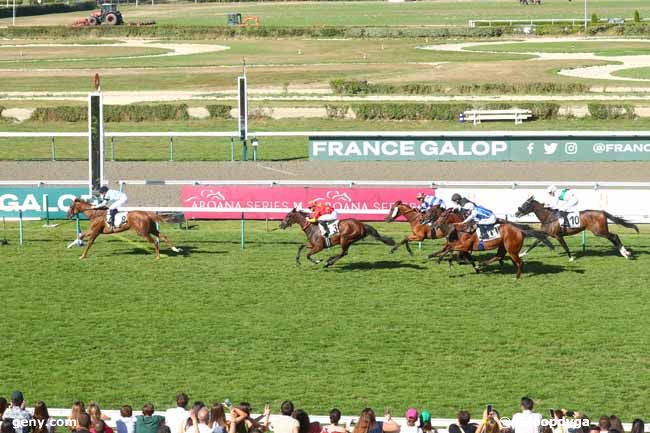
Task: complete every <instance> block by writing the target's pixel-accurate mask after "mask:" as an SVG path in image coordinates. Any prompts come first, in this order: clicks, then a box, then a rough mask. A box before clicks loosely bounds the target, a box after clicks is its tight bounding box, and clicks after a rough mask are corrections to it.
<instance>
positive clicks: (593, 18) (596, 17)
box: [591, 12, 598, 24]
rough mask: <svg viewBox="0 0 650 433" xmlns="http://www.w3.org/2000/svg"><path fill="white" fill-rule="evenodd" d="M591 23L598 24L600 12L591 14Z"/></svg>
mask: <svg viewBox="0 0 650 433" xmlns="http://www.w3.org/2000/svg"><path fill="white" fill-rule="evenodd" d="M591 24H598V14H596V12H594V13H593V14H591Z"/></svg>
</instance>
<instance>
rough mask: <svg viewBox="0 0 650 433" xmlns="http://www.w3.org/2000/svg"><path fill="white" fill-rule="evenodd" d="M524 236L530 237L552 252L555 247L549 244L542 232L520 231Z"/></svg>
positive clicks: (545, 234) (544, 233) (546, 235)
mask: <svg viewBox="0 0 650 433" xmlns="http://www.w3.org/2000/svg"><path fill="white" fill-rule="evenodd" d="M522 232H524V234H525V235H526V236H532V237H534V238H535V239H537V240H538V241H540V242H541V243H543V244H544V245H546V246H547V247H548V248H549V249H551V250H554V249H555V246H554V245H553V244H552V243H551V241H549V240H548V233H546V232H542V231H539V230H533V229H528V230H522Z"/></svg>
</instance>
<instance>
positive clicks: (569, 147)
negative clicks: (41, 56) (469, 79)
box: [309, 135, 650, 161]
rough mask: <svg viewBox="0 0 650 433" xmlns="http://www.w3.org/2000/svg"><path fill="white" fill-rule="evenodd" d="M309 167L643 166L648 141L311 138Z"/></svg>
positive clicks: (649, 149)
mask: <svg viewBox="0 0 650 433" xmlns="http://www.w3.org/2000/svg"><path fill="white" fill-rule="evenodd" d="M309 159H311V160H313V161H648V160H650V135H648V137H640V138H639V137H634V138H632V139H627V138H624V137H607V138H600V137H596V136H594V137H566V136H565V137H542V138H540V137H530V138H528V137H516V138H513V137H504V138H500V137H499V138H496V137H488V138H476V137H462V136H454V137H442V136H438V137H417V138H404V137H389V138H387V137H343V138H335V137H310V138H309Z"/></svg>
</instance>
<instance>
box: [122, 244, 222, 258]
mask: <svg viewBox="0 0 650 433" xmlns="http://www.w3.org/2000/svg"><path fill="white" fill-rule="evenodd" d="M176 247H177V248H180V250H181V251H180V252H178V253H175V252H173V251H172V250H171V248H166V247H163V248H161V249H160V254H161V255H164V256H169V257H189V256H192V255H194V254H228V251H210V250H202V249H200V248H196V247H186V246H182V245H176ZM110 255H111V256H123V255H130V256H141V255H144V256H147V255H151V256H153V255H154V250H153V247H151V248H141V247H135V248H131V249H128V250H127V249H122V250H119V251H112V252H111V253H110Z"/></svg>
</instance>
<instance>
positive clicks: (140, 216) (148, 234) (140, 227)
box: [68, 198, 181, 260]
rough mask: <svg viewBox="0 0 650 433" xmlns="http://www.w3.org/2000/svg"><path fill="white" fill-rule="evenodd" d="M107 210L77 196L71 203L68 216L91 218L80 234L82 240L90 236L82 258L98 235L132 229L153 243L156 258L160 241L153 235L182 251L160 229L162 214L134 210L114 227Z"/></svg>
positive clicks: (175, 249)
mask: <svg viewBox="0 0 650 433" xmlns="http://www.w3.org/2000/svg"><path fill="white" fill-rule="evenodd" d="M107 212H108V211H107V209H95V208H94V207H93V205H92V204H91V203H88V202H87V201H85V200H82V199H80V198H75V200H74V202H72V204H71V205H70V208H69V209H68V218H72V217H73V216H75V215H77V214H79V213H83V214H84V215H86V217H88V219H89V220H90V227H89V228H88V230H86V231H85V232H84V233H82V234H81V235H80V236H79V239H80V240H83V239H84V238H88V243H87V244H86V248H85V249H84V251H83V253H82V254H81V257H79V258H80V259H85V258H86V257H87V256H88V250H89V249H90V247H91V246H92V245H93V242H95V239H97V236H99V235H101V234H105V235H110V234H113V233H121V232H124V231H127V230H131V229H133V230H135V231H136V233H138V234H139V235H140V236H142V237H143V238H145V239H146V240H148V241H149V242H151V243H152V244H153V248H154V250H155V251H156V260H160V248H159V247H158V242H156V240H155V239H154V238H153V237H152V236H156V237H157V238H158V239H160V240H162V241H163V242H165V243H166V244H167V245H169V247H170V248H171V249H172V251H174V252H175V253H178V252H181V250H180V249H178V248H176V247H175V246H173V245H172V243H171V242H170V241H169V239H168V238H167V236H165V235H163V234H162V233H160V231H158V227H157V225H156V223H158V222H160V221H162V218H161V217H160V216H158V215H156V214H153V213H151V212H141V211H133V212H129V213H128V216H127V220H126V222H125V223H124V224H122V225H121V226H120V227H117V228H112V227H109V225H108V223H107V222H106V213H107Z"/></svg>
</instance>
